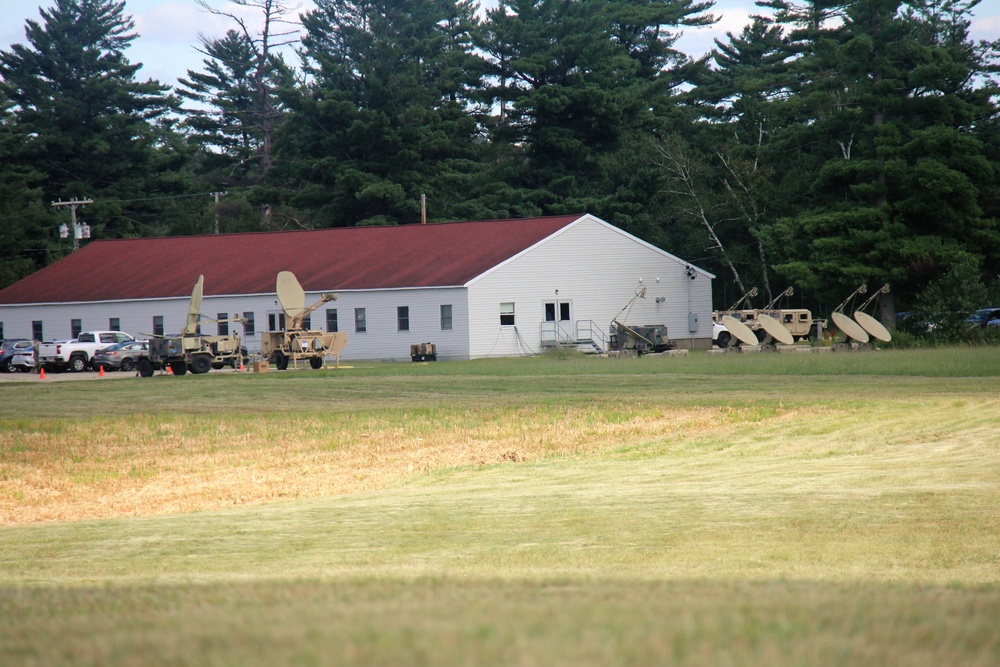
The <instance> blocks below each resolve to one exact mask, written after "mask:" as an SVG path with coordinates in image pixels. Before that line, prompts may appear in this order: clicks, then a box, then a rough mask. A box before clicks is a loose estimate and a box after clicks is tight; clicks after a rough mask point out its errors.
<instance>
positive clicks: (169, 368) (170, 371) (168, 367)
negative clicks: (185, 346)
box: [167, 364, 174, 375]
mask: <svg viewBox="0 0 1000 667" xmlns="http://www.w3.org/2000/svg"><path fill="white" fill-rule="evenodd" d="M173 374H174V369H173V368H171V367H170V364H167V375H173Z"/></svg>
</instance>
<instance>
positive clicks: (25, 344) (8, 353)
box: [0, 338, 35, 373]
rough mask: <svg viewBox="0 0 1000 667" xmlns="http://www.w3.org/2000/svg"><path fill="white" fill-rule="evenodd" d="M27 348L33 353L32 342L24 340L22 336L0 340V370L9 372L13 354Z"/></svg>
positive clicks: (33, 346)
mask: <svg viewBox="0 0 1000 667" xmlns="http://www.w3.org/2000/svg"><path fill="white" fill-rule="evenodd" d="M29 349H30V350H31V353H32V354H34V353H35V345H34V343H32V342H31V341H30V340H25V339H23V338H21V339H12V340H5V341H0V371H2V372H4V373H10V372H11V367H10V364H11V360H12V359H13V358H14V355H15V354H17V353H18V352H21V351H24V350H29Z"/></svg>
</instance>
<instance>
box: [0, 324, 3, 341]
mask: <svg viewBox="0 0 1000 667" xmlns="http://www.w3.org/2000/svg"><path fill="white" fill-rule="evenodd" d="M0 340H3V322H0Z"/></svg>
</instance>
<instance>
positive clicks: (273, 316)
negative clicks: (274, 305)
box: [267, 313, 285, 331]
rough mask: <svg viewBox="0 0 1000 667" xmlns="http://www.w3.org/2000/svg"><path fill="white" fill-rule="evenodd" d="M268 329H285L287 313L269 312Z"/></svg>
mask: <svg viewBox="0 0 1000 667" xmlns="http://www.w3.org/2000/svg"><path fill="white" fill-rule="evenodd" d="M267 330H268V331H284V330H285V314H284V313H268V314H267Z"/></svg>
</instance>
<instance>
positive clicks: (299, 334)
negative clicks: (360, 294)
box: [260, 271, 347, 371]
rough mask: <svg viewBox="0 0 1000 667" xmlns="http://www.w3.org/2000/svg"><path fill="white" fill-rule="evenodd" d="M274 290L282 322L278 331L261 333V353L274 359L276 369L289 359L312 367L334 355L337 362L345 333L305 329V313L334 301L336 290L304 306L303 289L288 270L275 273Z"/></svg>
mask: <svg viewBox="0 0 1000 667" xmlns="http://www.w3.org/2000/svg"><path fill="white" fill-rule="evenodd" d="M275 291H276V292H277V293H278V303H280V304H281V310H282V311H283V312H284V314H285V325H284V328H282V329H281V330H279V331H268V332H265V333H263V334H261V340H260V355H261V357H262V358H263V359H265V360H267V361H273V362H274V365H275V366H276V367H277V368H278V370H279V371H283V370H285V369H286V368H288V362H289V361H291V362H292V364H293V365H297V362H298V361H299V360H303V361H308V362H309V366H310V367H312V368H322V367H323V363H324V361H325V360H326V357H327V355H330V354H332V355H334V357H336V360H337V365H338V366H339V365H340V351H341V350H343V349H344V346H346V345H347V334H346V333H343V332H341V331H322V330H312V329H305V328H303V325H304V324H305V321H306V317H308V316H309V315H310V314H311V313H312V312H313V311H314V310H316V309H317V308H319V307H320V306H322V305H323V304H325V303H329V302H330V301H335V300H336V299H337V295H336V294H332V293H326V294H323V295H322V296H321V297H320V299H319V301H317V302H316V303H314V304H312V305H311V306H309V307H306V293H305V290H303V289H302V285H301V284H299V281H298V279H297V278H296V277H295V274H293V273H292V272H291V271H282V272H280V273H279V274H278V280H277V285H276V288H275Z"/></svg>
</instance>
